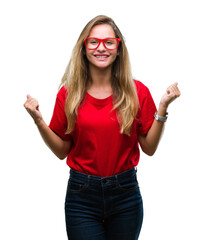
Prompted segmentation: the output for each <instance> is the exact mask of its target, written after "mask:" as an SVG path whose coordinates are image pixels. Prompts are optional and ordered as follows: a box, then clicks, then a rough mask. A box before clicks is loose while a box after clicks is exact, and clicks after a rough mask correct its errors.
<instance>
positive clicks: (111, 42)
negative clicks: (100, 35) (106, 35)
mask: <svg viewBox="0 0 204 240" xmlns="http://www.w3.org/2000/svg"><path fill="white" fill-rule="evenodd" d="M105 44H106V45H112V44H113V40H112V39H107V40H106V41H105Z"/></svg>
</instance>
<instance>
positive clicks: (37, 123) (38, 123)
mask: <svg viewBox="0 0 204 240" xmlns="http://www.w3.org/2000/svg"><path fill="white" fill-rule="evenodd" d="M34 122H35V124H36V126H37V127H40V126H41V125H42V124H43V123H44V120H43V118H38V119H35V120H34Z"/></svg>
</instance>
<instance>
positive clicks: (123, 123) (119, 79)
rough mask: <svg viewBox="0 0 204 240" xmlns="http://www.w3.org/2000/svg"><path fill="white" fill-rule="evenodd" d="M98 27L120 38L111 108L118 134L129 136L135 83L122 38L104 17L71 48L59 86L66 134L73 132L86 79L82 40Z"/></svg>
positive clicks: (136, 105) (91, 24)
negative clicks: (64, 92)
mask: <svg viewBox="0 0 204 240" xmlns="http://www.w3.org/2000/svg"><path fill="white" fill-rule="evenodd" d="M100 24H109V25H110V26H111V27H112V28H113V30H114V32H115V35H116V37H117V38H120V39H121V41H120V44H119V47H118V51H119V54H118V56H117V58H116V60H115V61H114V63H113V66H112V82H111V85H112V91H113V109H112V110H116V112H117V118H118V122H119V124H120V133H124V134H127V135H130V131H131V126H132V123H133V121H134V119H135V117H136V115H137V111H138V108H139V102H138V98H137V91H136V86H135V84H134V81H133V79H132V74H131V69H130V61H129V56H128V51H127V48H126V46H125V42H124V39H123V36H122V34H121V32H120V30H119V29H118V27H117V26H116V24H115V23H114V21H113V20H112V19H111V18H109V17H107V16H103V15H100V16H97V17H95V18H93V19H92V20H91V21H90V22H88V24H87V25H86V26H85V27H84V29H83V31H82V32H81V34H80V36H79V38H78V41H77V43H76V45H75V47H74V49H73V52H72V56H71V59H70V61H69V64H68V66H67V68H66V71H65V73H64V76H63V78H62V82H61V86H65V87H66V89H67V93H68V94H67V99H66V104H65V113H66V116H67V122H68V128H67V131H66V134H69V133H71V132H72V131H73V130H74V126H75V121H76V117H77V114H78V108H79V106H80V104H81V103H82V101H83V99H84V96H85V93H86V89H87V85H88V81H90V79H91V78H90V76H89V63H88V60H87V58H86V54H85V46H84V39H85V38H86V37H88V36H89V34H90V32H91V30H92V28H93V27H94V26H96V25H100Z"/></svg>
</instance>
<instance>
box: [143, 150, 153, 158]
mask: <svg viewBox="0 0 204 240" xmlns="http://www.w3.org/2000/svg"><path fill="white" fill-rule="evenodd" d="M145 153H146V154H147V155H148V156H149V157H152V156H153V155H154V154H155V151H148V152H145Z"/></svg>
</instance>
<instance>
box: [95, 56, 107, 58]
mask: <svg viewBox="0 0 204 240" xmlns="http://www.w3.org/2000/svg"><path fill="white" fill-rule="evenodd" d="M96 57H97V58H107V57H108V56H96Z"/></svg>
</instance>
